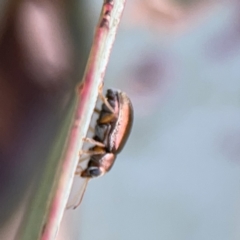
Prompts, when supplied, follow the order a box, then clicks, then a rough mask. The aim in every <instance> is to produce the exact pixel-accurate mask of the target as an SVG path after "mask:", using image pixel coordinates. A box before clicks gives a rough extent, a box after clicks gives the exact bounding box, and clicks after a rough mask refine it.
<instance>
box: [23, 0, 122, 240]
mask: <svg viewBox="0 0 240 240" xmlns="http://www.w3.org/2000/svg"><path fill="white" fill-rule="evenodd" d="M124 4H125V0H105V2H104V4H103V7H102V12H101V16H100V19H99V22H98V25H97V28H96V32H95V36H94V40H93V44H92V48H91V52H90V55H89V58H88V63H87V66H86V69H85V73H84V77H83V80H82V84H81V85H80V86H79V87H78V88H77V94H78V96H77V99H76V101H75V103H74V106H73V110H72V112H70V115H69V116H68V118H69V119H70V120H69V119H68V122H67V123H65V126H64V127H63V130H62V132H61V133H60V136H58V139H60V140H58V141H56V144H55V146H54V149H53V151H52V152H51V156H50V157H49V159H48V164H47V167H46V169H45V172H44V174H43V176H42V179H41V186H40V188H39V189H38V190H37V193H36V196H35V197H34V200H33V203H32V205H31V206H30V208H29V210H28V212H29V213H28V216H27V219H26V222H25V223H24V224H25V225H24V226H23V228H22V229H21V230H22V231H21V236H20V239H21V240H33V239H41V240H53V239H55V238H56V235H57V231H58V228H59V226H60V223H61V219H62V216H63V213H64V210H65V208H66V204H67V201H68V198H69V195H70V191H71V187H72V183H73V179H74V175H75V170H76V167H77V164H78V160H79V151H80V149H81V148H82V144H83V141H82V139H83V138H84V137H85V136H86V135H87V131H88V127H89V124H90V121H91V116H92V113H93V110H94V108H95V104H96V101H97V97H98V88H99V86H100V85H101V84H102V82H103V78H104V75H105V70H106V67H107V63H108V59H109V55H110V52H111V48H112V45H113V42H114V39H115V35H116V31H117V27H118V24H119V22H120V18H121V15H122V12H123V9H124ZM69 122H71V126H70V130H68V129H69ZM66 138H67V140H66ZM61 139H64V140H61ZM64 142H65V143H64ZM60 149H61V151H60ZM62 149H63V150H62ZM59 152H62V154H61V156H60V153H59Z"/></svg>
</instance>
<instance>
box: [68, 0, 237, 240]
mask: <svg viewBox="0 0 240 240" xmlns="http://www.w3.org/2000/svg"><path fill="white" fill-rule="evenodd" d="M95 2H96V1H95ZM225 3H226V2H225ZM98 6H99V8H100V3H99V5H98ZM237 6H238V8H239V4H238V3H236V2H234V1H230V2H229V3H228V4H227V3H226V4H224V3H222V5H217V6H216V7H212V9H211V10H208V13H207V14H206V16H205V12H204V11H203V12H202V16H203V17H202V18H201V14H200V18H199V19H198V21H196V23H195V24H192V25H191V26H190V27H189V28H188V27H186V28H185V29H184V30H182V31H181V32H178V33H177V34H164V32H163V33H161V31H157V30H155V31H154V30H153V29H148V27H146V26H145V27H142V28H141V27H138V28H133V27H127V23H126V21H125V22H124V19H125V17H126V15H124V18H123V24H122V26H121V28H120V30H119V32H118V35H117V41H116V43H115V45H114V49H113V53H112V55H111V59H110V64H109V66H108V70H107V76H106V81H105V88H108V87H115V88H120V89H122V90H123V91H126V92H127V93H128V94H129V96H130V97H131V98H132V101H133V105H134V109H135V119H134V125H133V130H132V134H131V136H130V138H129V141H128V143H127V145H126V147H125V149H124V150H123V152H122V153H121V154H120V155H119V156H118V158H117V161H116V163H115V166H114V167H113V169H112V170H111V172H110V173H109V174H107V175H106V176H104V177H102V178H99V179H96V180H93V181H90V183H89V186H88V189H87V191H86V194H85V196H84V200H83V203H82V205H81V207H80V208H79V209H77V211H76V212H75V213H70V212H69V213H67V214H68V215H69V216H70V215H71V214H73V215H75V220H74V221H75V224H76V225H77V226H78V227H77V228H78V230H77V233H76V235H75V238H71V239H83V240H93V239H94V240H112V239H114V240H123V239H124V240H133V239H137V240H146V239H151V240H160V239H162V240H176V239H177V240H216V239H217V240H237V239H239V238H240V230H239V229H240V228H239V226H240V44H239V43H240V38H239V36H238V35H237V33H236V36H234V34H233V33H234V31H236V32H237V31H239V28H240V26H238V27H239V28H238V29H234V26H233V23H234V21H235V20H236V14H237V13H236V12H237V10H236V8H237ZM95 7H96V6H95ZM126 7H128V5H127V6H126ZM97 12H98V8H97V7H96V14H97ZM128 18H129V16H128ZM238 23H239V22H238ZM234 24H235V23H234ZM235 27H236V26H235ZM231 28H232V30H229V29H231ZM231 31H232V32H231ZM231 34H232V35H231ZM234 37H235V38H236V39H234ZM228 38H229V39H228ZM237 38H238V39H237ZM231 39H233V41H231ZM238 41H239V42H238ZM238 44H239V45H238ZM77 215H78V216H77ZM76 225H75V226H72V227H71V229H75V228H76Z"/></svg>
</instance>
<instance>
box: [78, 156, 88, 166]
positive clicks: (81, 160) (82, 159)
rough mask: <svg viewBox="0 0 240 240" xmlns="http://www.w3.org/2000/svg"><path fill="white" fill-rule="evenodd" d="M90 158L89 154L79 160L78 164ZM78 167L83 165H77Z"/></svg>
mask: <svg viewBox="0 0 240 240" xmlns="http://www.w3.org/2000/svg"><path fill="white" fill-rule="evenodd" d="M88 159H89V156H86V157H83V158H80V159H79V161H78V164H79V163H82V162H84V161H86V160H88ZM77 167H81V166H77Z"/></svg>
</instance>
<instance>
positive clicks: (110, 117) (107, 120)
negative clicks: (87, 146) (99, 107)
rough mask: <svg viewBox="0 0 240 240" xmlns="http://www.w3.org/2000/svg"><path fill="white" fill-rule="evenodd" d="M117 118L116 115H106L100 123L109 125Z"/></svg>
mask: <svg viewBox="0 0 240 240" xmlns="http://www.w3.org/2000/svg"><path fill="white" fill-rule="evenodd" d="M115 118H116V116H115V114H114V113H111V114H106V115H105V116H104V117H102V118H101V119H99V120H98V122H99V123H101V124H104V123H109V122H112V121H113V120H114V119H115Z"/></svg>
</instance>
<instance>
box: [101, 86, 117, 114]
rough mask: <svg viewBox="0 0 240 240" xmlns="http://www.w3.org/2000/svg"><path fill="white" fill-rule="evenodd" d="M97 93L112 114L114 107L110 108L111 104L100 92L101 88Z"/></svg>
mask: <svg viewBox="0 0 240 240" xmlns="http://www.w3.org/2000/svg"><path fill="white" fill-rule="evenodd" d="M98 95H99V97H100V98H101V100H102V102H103V103H104V104H105V105H106V106H107V107H108V109H109V110H110V111H111V112H112V113H113V114H114V113H115V111H114V109H113V108H112V106H111V105H110V104H109V102H108V100H107V98H105V97H104V96H103V94H102V89H98Z"/></svg>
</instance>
